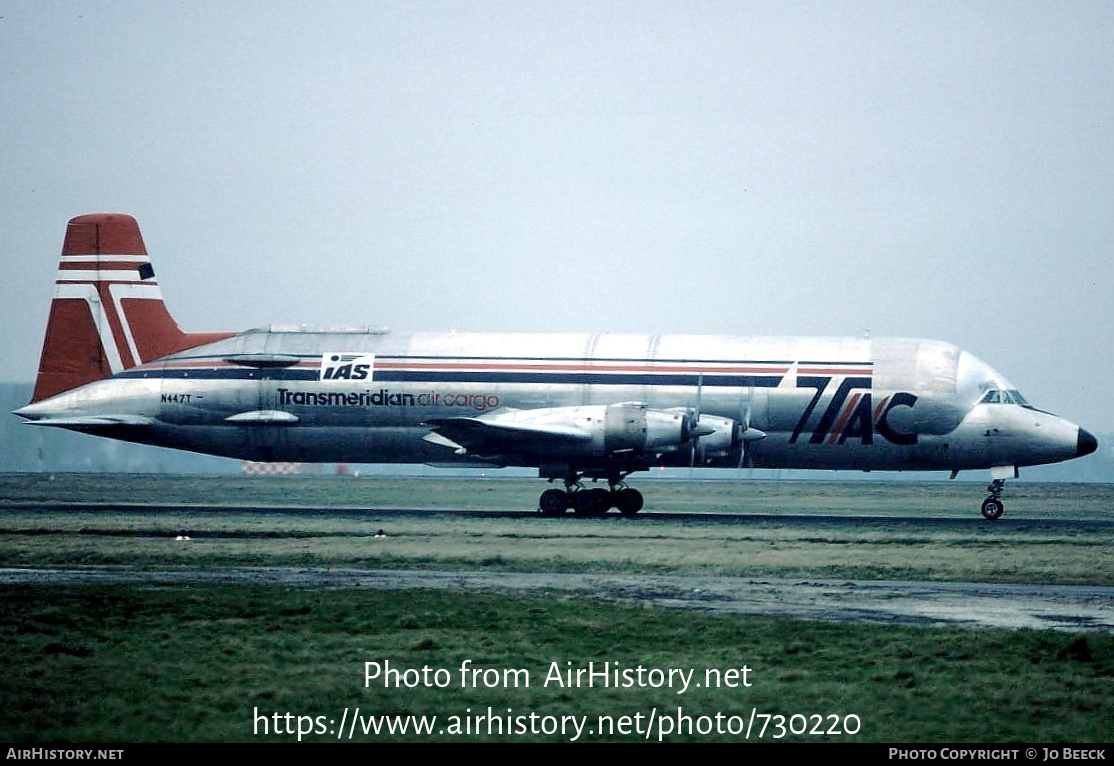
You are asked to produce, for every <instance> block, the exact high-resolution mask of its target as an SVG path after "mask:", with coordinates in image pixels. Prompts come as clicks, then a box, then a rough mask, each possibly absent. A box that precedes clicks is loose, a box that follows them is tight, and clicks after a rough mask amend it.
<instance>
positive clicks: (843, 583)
mask: <svg viewBox="0 0 1114 766" xmlns="http://www.w3.org/2000/svg"><path fill="white" fill-rule="evenodd" d="M30 583H36V584H54V585H61V584H76V583H133V584H144V585H148V586H158V585H164V586H168V587H173V586H177V585H181V584H186V583H210V584H247V585H275V586H287V587H313V588H374V589H385V590H403V589H409V588H429V589H438V590H449V591H461V592H466V591H488V592H491V591H495V592H508V593H512V592H513V593H535V594H536V593H552V592H553V591H573V592H584V593H588V594H591V595H592V596H595V597H600V598H610V599H616V600H618V601H622V602H627V603H643V604H651V605H654V606H659V607H666V608H671V609H696V610H701V611H707V612H722V613H733V614H750V615H767V616H774V617H784V618H790V619H807V620H824V621H832V622H874V623H886V624H903V625H921V626H925V625H952V626H964V625H966V626H972V627H993V628H1037V629H1052V630H1063V631H1089V630H1097V631H1106V632H1112V633H1114V588H1104V587H1094V586H1076V585H1011V584H986V583H948V582H903V581H890V580H886V581H883V580H872V581H863V580H838V581H837V580H811V579H810V580H790V579H776V578H743V577H708V576H670V575H606V574H604V575H601V574H551V573H515V572H429V571H415V570H364V569H348V568H344V569H313V568H298V567H273V568H250V567H244V568H227V569H220V570H216V571H204V572H201V571H166V572H139V571H129V570H126V569H104V568H99V569H97V570H83V569H16V568H5V569H0V585H14V584H30Z"/></svg>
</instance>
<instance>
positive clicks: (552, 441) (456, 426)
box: [426, 418, 592, 455]
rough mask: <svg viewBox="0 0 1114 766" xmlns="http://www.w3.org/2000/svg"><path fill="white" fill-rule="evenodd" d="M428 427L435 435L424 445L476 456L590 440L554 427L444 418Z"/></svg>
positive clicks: (565, 427)
mask: <svg viewBox="0 0 1114 766" xmlns="http://www.w3.org/2000/svg"><path fill="white" fill-rule="evenodd" d="M430 425H432V426H434V430H435V433H434V434H431V435H430V437H426V441H430V442H432V443H434V444H441V445H443V446H446V447H448V446H456V447H459V448H463V449H464V450H465V451H467V452H470V453H473V454H479V455H506V454H512V453H522V452H533V451H535V450H536V449H537V448H538V447H539V446H545V447H548V448H553V447H561V446H574V445H578V444H582V443H584V442H589V441H591V440H592V435H591V434H590V433H588V432H587V431H584V430H582V429H580V428H577V427H575V426H570V425H564V424H556V423H530V422H514V421H500V420H484V419H482V418H445V419H444V420H434V421H430ZM431 437H432V438H431ZM446 441H448V442H449V443H448V444H446ZM458 451H460V450H459V449H458Z"/></svg>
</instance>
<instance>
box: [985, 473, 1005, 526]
mask: <svg viewBox="0 0 1114 766" xmlns="http://www.w3.org/2000/svg"><path fill="white" fill-rule="evenodd" d="M1005 486H1006V480H1005V479H992V480H991V482H990V486H989V487H987V488H986V491H987V492H989V493H990V496H989V497H988V498H986V500H983V501H982V516H983V518H984V519H986V520H987V521H997V520H998V519H1000V518H1002V514H1003V513H1005V511H1006V506H1005V505H1003V504H1002V490H1003V489H1005Z"/></svg>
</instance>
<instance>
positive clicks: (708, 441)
mask: <svg viewBox="0 0 1114 766" xmlns="http://www.w3.org/2000/svg"><path fill="white" fill-rule="evenodd" d="M709 428H710V429H712V432H711V433H703V435H702V436H700V438H699V439H698V440H697V443H696V444H697V449H696V459H695V461H694V462H696V463H703V462H704V461H705V460H711V459H712V458H717V457H727V456H728V455H730V454H731V450H733V449H735V447H736V446H737V445H738V439H737V438H736V429H735V421H734V420H732V419H731V418H721V417H719V416H718V415H701V416H700V422H699V423H698V424H697V431H698V432H706V431H707V430H708V429H709Z"/></svg>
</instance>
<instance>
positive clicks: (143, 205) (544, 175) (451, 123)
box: [0, 0, 1114, 432]
mask: <svg viewBox="0 0 1114 766" xmlns="http://www.w3.org/2000/svg"><path fill="white" fill-rule="evenodd" d="M0 109H2V114H3V119H2V120H0V157H2V162H3V164H2V170H3V172H2V173H0V201H2V204H0V231H2V236H0V259H2V261H3V263H4V265H5V267H6V268H5V275H6V277H5V279H4V282H3V288H2V290H3V292H2V294H0V297H2V303H0V317H2V319H3V327H4V329H5V332H4V333H3V334H2V335H0V363H2V377H4V378H7V379H10V380H26V381H30V380H32V379H33V377H34V374H35V370H36V368H37V364H38V355H39V349H40V344H41V338H42V334H43V330H44V327H45V323H46V315H47V309H48V306H49V301H50V296H51V292H52V287H53V279H54V272H55V269H56V266H57V257H58V252H59V248H60V246H61V243H62V236H63V232H64V227H65V223H66V221H67V220H68V219H69V218H70V217H72V216H74V215H78V214H82V213H90V212H101V211H122V212H128V213H131V214H133V215H135V216H136V217H137V218H138V219H139V222H140V225H141V226H142V229H143V234H144V238H145V239H146V242H147V247H148V250H149V251H150V252H151V254H152V257H153V258H154V261H155V265H156V269H157V270H158V273H159V278H160V283H161V285H162V289H163V293H164V295H165V296H166V298H167V301H168V304H169V305H170V307H171V310H172V311H173V312H174V314H175V316H176V317H177V319H178V320H179V322H180V324H181V325H182V326H183V328H185V329H187V330H232V329H244V328H247V327H250V326H255V325H261V324H267V323H271V322H311V323H347V324H384V325H388V326H390V327H391V328H392V329H395V330H399V331H404V330H443V329H449V328H457V329H459V330H476V331H500V332H503V331H515V330H523V331H549V330H553V331H601V332H602V331H610V332H678V333H716V334H721V333H722V334H736V335H745V334H816V335H842V334H853V335H859V334H861V333H862V332H864V331H865V330H870V331H871V332H872V333H873V334H874V335H875V336H879V335H914V336H926V337H936V338H941V339H944V340H949V341H951V342H954V343H956V344H958V345H960V346H962V347H964V348H966V349H968V350H970V351H972V352H974V353H975V354H977V355H979V356H981V357H982V358H983V359H985V360H986V361H987V362H988V363H990V364H991V365H992V366H994V367H996V368H997V369H998V370H999V371H1000V372H1002V373H1003V374H1004V375H1005V376H1006V377H1008V378H1010V379H1011V380H1012V381H1013V382H1014V383H1016V384H1017V385H1018V386H1019V387H1020V388H1021V390H1022V391H1023V392H1024V393H1025V394H1026V395H1027V396H1028V397H1029V399H1030V400H1031V401H1033V402H1034V403H1035V404H1037V405H1038V406H1041V407H1043V408H1045V409H1049V410H1052V411H1054V412H1057V413H1059V414H1061V415H1064V416H1065V417H1069V418H1071V419H1073V420H1076V421H1077V422H1080V423H1081V424H1083V425H1084V426H1085V427H1087V428H1089V429H1091V430H1094V431H1098V432H1110V431H1114V412H1112V408H1111V406H1110V401H1109V395H1110V391H1111V386H1110V380H1111V379H1112V378H1114V355H1112V353H1111V349H1110V340H1111V329H1112V327H1114V300H1112V297H1114V265H1112V256H1114V252H1112V247H1111V245H1112V243H1114V191H1112V189H1114V180H1112V179H1114V167H1112V166H1114V4H1111V3H1109V2H1047V3H1034V2H990V3H979V2H931V3H930V2H877V3H872V2H832V3H825V2H800V3H792V2H742V1H738V2H723V3H718V2H712V3H701V2H684V3H682V2H665V3H656V2H397V3H396V2H334V3H323V2H313V3H285V2H258V3H246V2H235V3H227V2H223V1H222V2H193V1H191V2H186V3H177V2H175V3H170V2H132V3H125V2H106V1H104V0H97V1H95V2H49V3H44V2H39V1H37V0H36V1H35V2H21V1H13V0H0Z"/></svg>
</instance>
